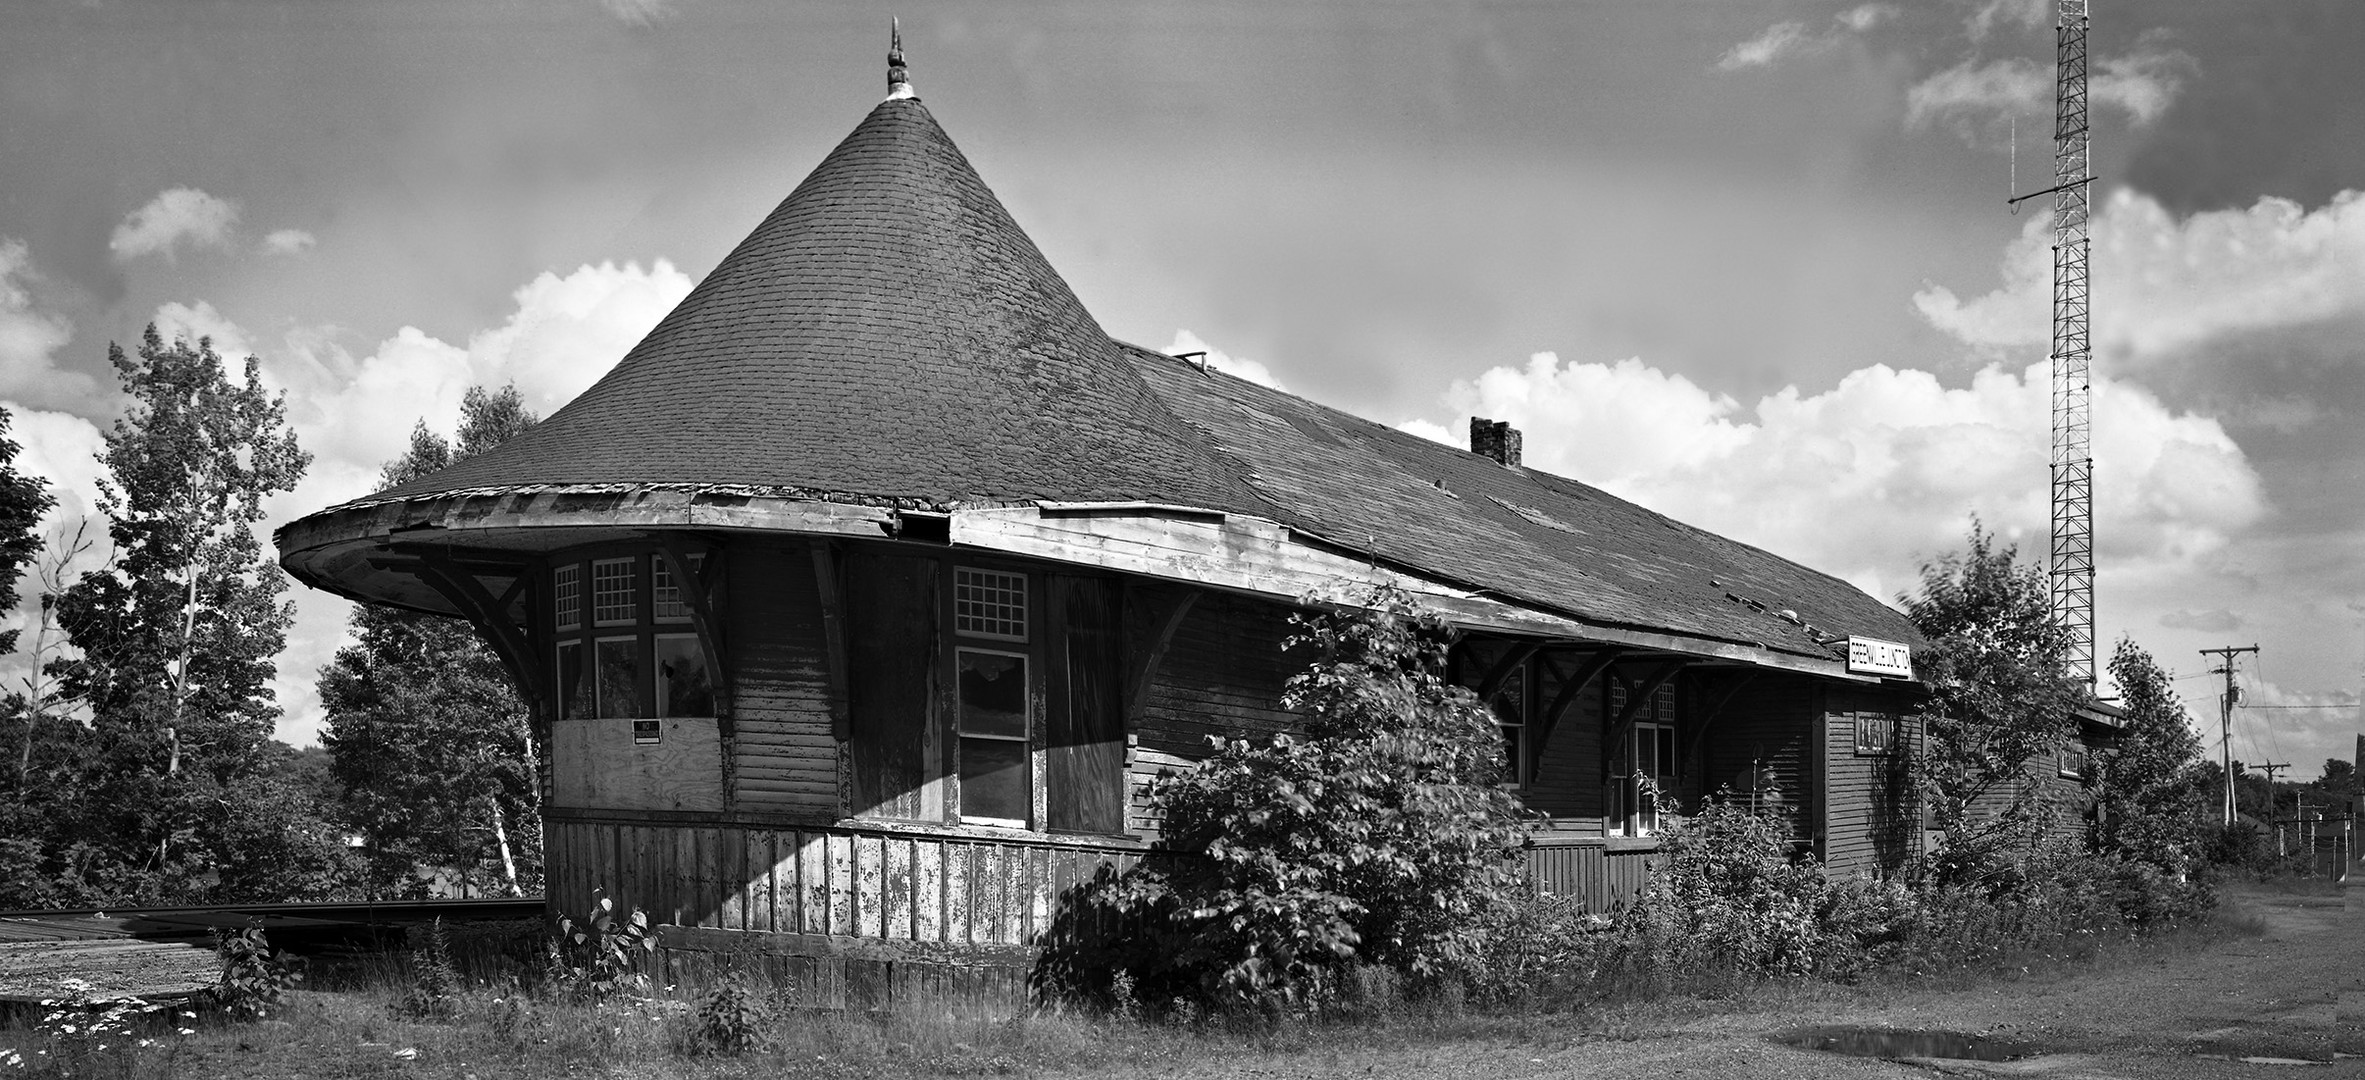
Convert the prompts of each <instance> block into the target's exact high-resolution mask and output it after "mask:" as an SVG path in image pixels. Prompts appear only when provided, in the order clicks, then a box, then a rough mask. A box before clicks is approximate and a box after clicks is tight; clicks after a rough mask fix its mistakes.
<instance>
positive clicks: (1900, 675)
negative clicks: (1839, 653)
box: [1848, 634, 1913, 679]
mask: <svg viewBox="0 0 2365 1080" xmlns="http://www.w3.org/2000/svg"><path fill="white" fill-rule="evenodd" d="M1848 670H1849V671H1852V672H1854V673H1856V674H1858V675H1886V676H1888V677H1890V678H1895V679H1910V678H1913V649H1912V648H1911V647H1910V646H1906V645H1901V644H1898V643H1897V642H1894V641H1882V640H1881V639H1879V638H1868V637H1857V636H1855V635H1854V634H1850V635H1848Z"/></svg>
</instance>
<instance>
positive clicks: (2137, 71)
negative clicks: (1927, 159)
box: [1905, 38, 2195, 135]
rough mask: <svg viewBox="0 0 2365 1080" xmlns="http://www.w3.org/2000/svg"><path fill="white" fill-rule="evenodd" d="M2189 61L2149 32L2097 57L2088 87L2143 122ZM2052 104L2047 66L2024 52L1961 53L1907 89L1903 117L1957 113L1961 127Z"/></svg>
mask: <svg viewBox="0 0 2365 1080" xmlns="http://www.w3.org/2000/svg"><path fill="white" fill-rule="evenodd" d="M2194 66H2195V61H2194V60H2193V58H2192V56H2191V55H2190V54H2188V53H2185V52H2183V51H2181V50H2178V49H2172V48H2168V47H2167V46H2165V45H2164V44H2162V43H2161V42H2160V41H2159V39H2157V38H2147V39H2145V40H2144V41H2142V42H2140V43H2139V44H2138V45H2137V46H2136V49H2135V51H2133V52H2130V53H2127V54H2126V55H2123V56H2112V57H2104V58H2102V59H2101V60H2098V61H2096V62H2095V64H2094V66H2093V68H2092V72H2091V75H2090V81H2089V83H2088V85H2087V93H2088V96H2089V98H2090V99H2091V100H2092V102H2093V103H2094V104H2097V105H2109V106H2112V107H2114V108H2116V109H2118V110H2119V111H2121V112H2123V113H2125V114H2126V115H2127V118H2128V120H2129V121H2130V122H2132V123H2134V124H2135V125H2136V126H2139V127H2140V126H2143V125H2146V124H2149V123H2151V122H2153V121H2155V120H2158V119H2159V118H2160V117H2161V116H2162V115H2164V114H2165V113H2166V112H2167V111H2168V107H2169V106H2170V105H2172V104H2174V103H2175V101H2176V96H2177V94H2178V92H2180V91H2181V90H2182V89H2183V88H2184V81H2185V79H2186V77H2187V76H2189V75H2190V74H2191V73H2192V71H2193V69H2194ZM2052 112H2053V68H2052V66H2051V65H2049V64H2039V63H2037V62H2036V61H2034V60H2030V59H2028V58H2027V57H2022V56H2014V57H2006V58H2004V59H2000V60H1985V61H1982V60H1980V59H1978V58H1977V57H1973V58H1970V59H1966V60H1964V61H1963V62H1961V63H1959V64H1956V65H1954V66H1953V67H1950V68H1946V69H1945V70H1943V71H1939V72H1937V73H1935V74H1932V75H1930V76H1928V77H1926V78H1924V79H1922V81H1920V82H1918V83H1915V84H1914V85H1913V86H1912V87H1910V88H1908V89H1907V90H1906V91H1905V122H1906V123H1907V124H1908V125H1912V126H1916V127H1919V126H1923V125H1928V124H1932V123H1936V122H1941V121H1954V122H1957V124H1958V126H1959V127H1960V128H1961V130H1963V131H1964V132H1965V133H1966V135H1967V134H1968V132H1969V128H1968V126H1967V125H1969V124H1972V123H1974V122H1979V121H1989V120H1993V119H1996V118H2000V117H2005V116H2051V115H2052Z"/></svg>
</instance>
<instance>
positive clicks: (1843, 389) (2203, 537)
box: [1406, 353, 2265, 598]
mask: <svg viewBox="0 0 2365 1080" xmlns="http://www.w3.org/2000/svg"><path fill="white" fill-rule="evenodd" d="M2049 392H2050V389H2049V386H2048V384H2047V380H2046V371H2045V369H2044V368H2043V367H2041V366H2039V367H2032V368H2030V369H2028V370H2027V371H2024V372H2020V373H2013V372H2010V371H2007V370H2004V369H2003V368H2000V367H1990V368H1988V369H1986V370H1984V371H1981V372H1979V373H1978V374H1977V375H1976V376H1974V377H1973V378H1972V380H1971V384H1970V385H1969V386H1967V387H1960V388H1948V387H1945V386H1943V385H1941V384H1940V382H1939V381H1938V379H1937V377H1936V376H1934V375H1932V374H1930V373H1927V372H1922V371H1911V370H1897V369H1893V368H1889V367H1886V366H1875V367H1869V368H1864V369H1861V370H1859V371H1856V372H1853V373H1851V374H1849V375H1848V376H1847V377H1845V378H1843V379H1841V380H1840V382H1839V384H1838V385H1837V386H1835V387H1833V388H1832V389H1830V390H1828V391H1825V392H1822V393H1819V394H1805V393H1801V392H1800V391H1798V390H1796V389H1786V390H1783V391H1781V392H1779V393H1776V394H1773V395H1770V396H1767V397H1765V398H1762V399H1760V400H1759V401H1757V402H1755V403H1754V404H1751V405H1748V406H1744V405H1743V404H1742V403H1741V402H1738V401H1736V400H1734V399H1733V398H1731V397H1729V396H1726V395H1722V394H1717V393H1714V392H1711V391H1709V390H1707V389H1705V388H1703V387H1701V386H1699V385H1697V384H1695V383H1693V382H1691V381H1690V380H1688V379H1685V378H1684V377H1683V376H1681V375H1676V374H1671V373H1668V372H1664V371H1660V370H1658V369H1656V368H1653V367H1650V366H1649V365H1646V364H1644V363H1643V362H1641V361H1640V360H1635V359H1629V360H1623V361H1620V362H1618V363H1615V364H1585V363H1562V362H1561V361H1560V359H1559V358H1558V357H1557V356H1555V355H1554V354H1552V353H1538V354H1536V355H1535V356H1534V357H1532V358H1530V360H1529V361H1528V363H1527V365H1526V366H1525V367H1519V368H1513V367H1497V368H1494V369H1492V370H1489V371H1487V372H1486V373H1484V374H1482V375H1480V376H1479V377H1478V378H1476V379H1475V380H1470V381H1465V382H1457V383H1455V384H1454V385H1453V387H1452V388H1451V389H1450V390H1448V391H1447V393H1446V395H1445V397H1446V402H1447V404H1448V405H1450V406H1451V407H1452V408H1453V409H1454V411H1455V412H1456V413H1459V414H1462V415H1476V416H1487V417H1492V418H1495V419H1502V420H1508V421H1510V422H1511V423H1512V424H1513V425H1514V426H1516V427H1518V428H1520V429H1521V430H1522V431H1523V432H1525V434H1526V440H1527V442H1526V445H1527V461H1528V463H1529V464H1530V465H1533V466H1535V467H1538V468H1542V469H1546V470H1549V471H1552V472H1556V473H1561V474H1563V475H1567V476H1572V477H1575V478H1577V479H1580V480H1584V481H1586V482H1588V483H1592V484H1595V485H1598V486H1600V487H1603V488H1605V489H1607V490H1610V491H1613V492H1616V493H1617V494H1619V495H1621V496H1624V497H1626V498H1630V499H1634V500H1636V501H1638V502H1640V503H1642V504H1644V505H1646V506H1649V507H1651V508H1653V509H1656V510H1660V511H1663V512H1665V513H1668V514H1671V515H1673V516H1675V517H1676V518H1678V519H1681V520H1685V521H1689V522H1691V523H1693V524H1696V525H1699V526H1701V527H1703V528H1707V529H1710V530H1713V531H1716V532H1720V533H1724V534H1726V535H1729V536H1733V537H1736V538H1738V539H1742V540H1745V541H1748V542H1750V543H1753V544H1757V545H1759V546H1762V547H1765V548H1767V549H1768V550H1771V551H1774V552H1777V553H1780V554H1782V555H1784V556H1786V557H1789V558H1793V559H1797V560H1799V561H1802V562H1805V563H1806V564H1808V565H1811V566H1815V567H1818V568H1820V569H1824V570H1827V571H1830V572H1833V573H1837V574H1840V575H1842V576H1844V577H1847V578H1848V579H1849V580H1851V581H1854V582H1856V583H1857V584H1858V585H1860V586H1862V587H1864V588H1865V589H1866V590H1867V591H1869V592H1872V593H1873V594H1874V595H1876V596H1880V597H1883V598H1888V597H1891V596H1893V595H1894V594H1895V593H1896V592H1897V591H1898V590H1899V589H1901V588H1904V587H1906V586H1908V585H1910V583H1911V578H1910V570H1911V568H1912V567H1915V566H1917V565H1918V564H1919V563H1920V562H1921V561H1922V560H1923V559H1924V558H1926V557H1928V556H1929V555H1932V554H1935V553H1937V552H1941V551H1947V550H1952V549H1953V548H1955V547H1958V546H1959V545H1960V541H1961V538H1962V531H1963V528H1964V525H1965V522H1966V520H1967V519H1968V517H1969V516H1970V515H1972V514H1977V515H1979V516H1980V517H1981V518H1983V519H1984V520H1985V521H1986V522H1987V523H1988V524H1989V525H1990V526H1991V527H1994V528H1996V529H1998V530H1999V531H2001V532H2002V533H2004V534H2005V535H2006V536H2008V537H2010V536H2025V537H2034V538H2037V544H2038V545H2039V546H2041V545H2042V537H2043V536H2044V535H2045V533H2046V529H2047V517H2048V514H2049V511H2050V504H2049V500H2048V496H2047V480H2046V477H2047V475H2048V474H2047V471H2046V460H2047V451H2048V447H2049V445H2050V433H2049V430H2048V425H2049V423H2050V411H2049V401H2048V395H2049ZM2097 397H2098V398H2099V399H2101V400H2103V401H2107V402H2108V405H2109V409H2110V416H2111V422H2110V423H2108V424H2106V425H2100V426H2098V428H2097V430H2096V434H2095V439H2096V443H2095V459H2096V465H2095V468H2096V471H2097V472H2098V473H2100V474H2103V475H2108V476H2110V477H2112V478H2113V480H2114V483H2113V484H2110V485H2105V486H2098V488H2097V491H2096V500H2097V502H2096V508H2095V514H2096V518H2097V525H2096V532H2097V535H2098V538H2099V543H2100V544H2101V545H2102V549H2101V551H2100V552H2099V554H2100V555H2101V556H2103V557H2107V558H2111V559H2114V560H2121V561H2129V560H2132V561H2145V560H2151V561H2177V562H2185V561H2190V560H2192V559H2194V558H2198V557H2201V556H2203V555H2206V554H2207V553H2209V552H2212V551H2215V550H2217V549H2219V548H2221V547H2223V546H2224V545H2225V544H2226V542H2227V540H2228V538H2229V537H2231V536H2232V535H2234V534H2236V533H2238V532H2239V531H2241V530H2242V529H2243V528H2245V527H2246V526H2248V525H2249V524H2251V523H2252V522H2254V521H2255V520H2257V519H2258V518H2259V517H2260V516H2261V515H2262V514H2263V513H2264V512H2265V499H2264V496H2263V495H2262V493H2261V490H2260V485H2259V480H2258V476H2257V474H2256V473H2255V472H2254V471H2253V470H2252V468H2251V466H2250V464H2249V463H2248V461H2247V460H2246V459H2245V458H2244V455H2243V453H2242V451H2241V450H2240V449H2239V448H2238V447H2236V446H2235V445H2234V443H2233V441H2232V440H2231V439H2229V438H2228V437H2227V436H2226V434H2225V432H2224V431H2223V430H2222V429H2221V428H2220V427H2219V426H2218V424H2217V423H2216V421H2214V420H2210V419H2207V418H2203V417H2198V416H2193V415H2189V414H2178V413H2174V412H2171V411H2170V410H2169V409H2167V408H2166V407H2165V406H2163V405H2162V404H2161V403H2160V402H2159V400H2158V399H2157V398H2155V397H2153V396H2152V395H2151V394H2149V393H2148V392H2146V391H2144V390H2143V389H2142V388H2140V387H2136V386H2132V385H2126V384H2113V383H2104V384H2103V385H2102V386H2101V387H2100V388H2099V389H2098V390H2097ZM2099 407H2100V406H2098V409H2099ZM1406 430H1408V431H1412V432H1414V433H1416V434H1422V435H1426V436H1428V437H1431V438H1438V439H1439V441H1443V442H1449V443H1450V442H1451V441H1452V440H1451V439H1450V438H1447V437H1443V436H1446V435H1447V433H1448V431H1449V430H1450V427H1449V425H1447V424H1441V423H1438V422H1436V421H1434V420H1424V421H1422V422H1420V423H1418V424H1408V425H1406Z"/></svg>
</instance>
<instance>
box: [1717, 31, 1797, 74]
mask: <svg viewBox="0 0 2365 1080" xmlns="http://www.w3.org/2000/svg"><path fill="white" fill-rule="evenodd" d="M1815 40H1816V39H1815V37H1814V35H1812V34H1811V33H1809V32H1808V30H1807V24H1805V23H1802V22H1778V23H1775V24H1774V25H1772V26H1769V27H1766V29H1765V32H1764V33H1762V34H1759V35H1757V36H1756V37H1753V38H1750V39H1749V40H1747V41H1744V42H1741V43H1740V44H1738V45H1735V46H1733V47H1732V48H1730V49H1727V50H1725V54H1724V55H1723V56H1720V57H1718V58H1717V60H1716V67H1717V70H1719V71H1739V70H1741V69H1743V68H1753V67H1770V66H1772V65H1773V64H1774V63H1775V62H1776V61H1778V60H1781V59H1783V58H1784V57H1787V56H1791V55H1795V54H1797V53H1799V52H1802V51H1804V50H1806V49H1807V48H1809V47H1810V46H1811V45H1812V44H1813V43H1814V42H1815Z"/></svg>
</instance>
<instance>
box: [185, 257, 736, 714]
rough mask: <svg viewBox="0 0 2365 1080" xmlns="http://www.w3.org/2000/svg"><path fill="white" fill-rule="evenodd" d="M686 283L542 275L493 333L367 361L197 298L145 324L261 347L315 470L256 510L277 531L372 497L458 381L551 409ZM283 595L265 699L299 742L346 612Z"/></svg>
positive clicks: (388, 350) (634, 338) (451, 406)
mask: <svg viewBox="0 0 2365 1080" xmlns="http://www.w3.org/2000/svg"><path fill="white" fill-rule="evenodd" d="M691 284H692V283H691V281H690V279H689V276H688V275H686V274H684V273H682V272H681V271H680V270H679V269H676V268H675V267H674V265H673V264H672V263H671V262H668V261H665V260H662V259H660V260H658V261H657V262H656V263H655V264H654V265H651V266H649V267H646V268H643V267H642V266H641V265H639V264H638V263H625V264H623V265H621V266H619V265H617V264H615V263H612V262H606V263H600V264H597V265H585V266H581V267H578V268H576V269H575V270H574V271H572V272H570V273H567V274H565V275H563V276H562V275H559V274H555V273H543V274H541V275H539V276H537V277H535V278H534V279H533V280H532V281H529V282H527V283H526V284H525V285H523V286H520V287H519V288H518V289H517V291H516V292H515V293H514V294H512V299H513V300H514V301H515V303H516V307H515V308H514V309H513V310H512V311H511V312H510V314H509V316H508V317H507V318H506V319H505V320H503V321H502V323H501V325H499V326H496V327H491V328H489V329H486V330H483V331H481V332H478V333H476V334H473V335H470V337H469V338H468V340H467V341H466V342H465V343H463V344H453V343H451V342H446V341H443V340H441V339H438V338H436V337H434V336H433V335H430V334H428V333H426V332H424V331H422V330H419V329H418V328H416V327H408V326H406V327H403V328H402V329H400V330H398V331H396V332H395V333H394V335H393V336H391V337H389V338H386V339H385V340H383V341H380V342H378V343H377V345H376V346H374V347H373V348H371V349H370V350H369V351H368V352H366V353H357V352H355V351H352V350H349V349H347V348H345V347H343V346H342V345H340V344H339V343H338V342H337V340H336V335H335V333H334V332H333V331H329V330H324V329H320V328H304V329H299V330H296V331H293V332H290V333H288V334H285V335H283V336H282V337H280V338H279V339H278V340H276V341H258V340H257V338H256V336H255V335H254V334H252V333H250V332H248V331H247V330H245V329H244V328H242V327H240V326H239V325H238V324H236V323H235V322H233V321H232V320H231V319H229V318H227V317H225V316H224V315H223V314H222V313H221V312H220V311H218V310H217V309H215V308H214V306H213V305H212V304H210V303H207V302H205V301H203V300H198V301H192V302H186V303H183V302H173V303H168V304H165V305H163V306H162V307H160V308H158V309H157V312H156V323H157V328H158V330H159V332H161V333H164V334H166V335H168V336H170V335H174V334H181V335H186V336H191V337H195V336H199V335H203V336H206V337H210V338H212V339H213V341H214V347H215V350H216V351H217V352H220V353H222V354H223V356H224V357H226V358H228V357H244V356H245V355H247V354H248V353H249V352H259V353H261V354H262V356H263V378H264V381H265V383H266V384H268V385H270V386H271V387H272V388H273V389H275V390H284V391H286V392H287V397H288V419H289V423H290V424H291V425H292V426H293V427H294V428H295V431H296V438H297V441H298V442H299V443H300V444H301V445H302V446H303V447H304V449H305V450H307V451H309V452H311V453H312V455H313V462H312V467H311V469H310V470H308V471H307V472H306V474H305V477H304V480H303V482H302V483H301V484H300V485H298V486H297V488H296V490H295V491H294V492H291V493H287V494H283V495H279V496H277V497H275V498H273V499H271V500H269V501H268V502H266V503H265V505H264V509H265V512H266V515H267V518H266V521H265V525H266V527H268V528H276V527H278V526H279V525H282V524H285V523H286V522H287V521H289V520H292V519H293V518H296V517H298V516H301V515H303V514H308V513H311V512H313V511H316V510H319V509H321V508H322V507H326V506H330V505H333V504H336V503H339V502H343V501H345V500H348V499H353V498H358V497H360V496H362V495H367V494H369V493H370V492H371V491H374V490H376V489H377V487H378V475H379V470H380V468H381V467H382V466H384V464H385V463H386V462H388V461H390V460H392V459H394V458H395V457H397V456H399V455H401V454H402V453H403V452H404V451H405V450H407V449H408V448H409V445H410V432H411V426H412V425H413V424H414V423H416V422H417V421H419V420H421V419H424V420H425V421H426V422H427V424H428V425H429V426H430V427H432V428H434V429H436V430H438V431H442V432H445V433H447V434H448V433H449V432H451V431H452V429H453V428H454V427H455V426H456V424H457V423H458V419H459V412H460V397H461V395H462V394H464V393H465V392H466V391H467V389H468V388H469V387H470V386H476V385H486V386H500V385H503V384H507V383H515V384H517V387H518V390H519V391H520V392H521V393H522V394H523V395H524V397H525V400H526V403H527V405H528V406H529V407H531V408H533V409H534V410H535V411H536V412H539V413H542V414H543V415H549V413H550V412H552V411H553V410H555V409H557V408H558V407H559V406H560V405H563V404H565V403H566V402H567V401H568V400H570V399H572V398H573V397H574V396H575V395H577V394H579V393H581V392H582V391H583V390H584V389H585V388H587V387H589V386H590V385H591V384H592V382H593V381H595V380H597V379H598V378H599V377H600V376H601V375H603V374H606V373H607V371H608V369H609V368H611V367H614V366H615V364H616V361H618V360H620V359H622V358H623V357H624V354H625V353H626V352H628V351H630V350H631V348H632V346H633V345H634V344H636V343H638V342H639V341H640V339H641V338H642V336H644V335H646V334H647V333H648V332H649V330H650V329H651V328H652V327H654V326H656V325H657V321H658V320H659V319H662V318H664V316H665V313H666V312H668V311H671V310H673V306H674V305H675V304H677V303H680V302H681V299H682V297H684V296H686V295H688V293H689V291H690V286H691ZM291 595H292V596H293V597H294V599H295V602H296V625H295V626H294V627H293V628H292V629H291V630H290V631H289V633H288V649H287V651H286V652H285V653H283V654H282V655H281V656H280V657H279V661H278V663H279V675H278V678H277V679H276V680H275V681H274V683H273V691H274V693H275V694H277V696H278V699H279V701H280V703H281V705H282V707H283V708H285V709H286V710H287V715H286V716H285V717H283V718H282V719H281V721H280V725H279V732H278V737H280V738H282V739H286V740H288V741H291V742H298V743H304V742H309V741H312V740H313V739H314V738H315V737H316V736H317V733H318V731H319V727H320V724H321V722H322V713H321V709H320V703H319V699H318V696H317V692H316V689H315V687H314V679H315V674H316V672H317V671H318V670H319V668H320V667H321V665H323V664H326V663H327V662H328V661H329V659H330V658H331V657H332V656H333V655H334V654H335V652H336V649H337V647H338V646H339V644H340V643H341V642H342V641H343V640H344V632H345V623H346V618H347V615H348V613H349V612H350V611H351V610H352V605H351V604H350V603H349V602H348V601H345V600H342V599H339V598H337V597H334V596H331V595H329V594H327V593H323V592H318V591H316V590H310V589H299V590H296V591H295V592H294V593H293V594H291Z"/></svg>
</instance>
